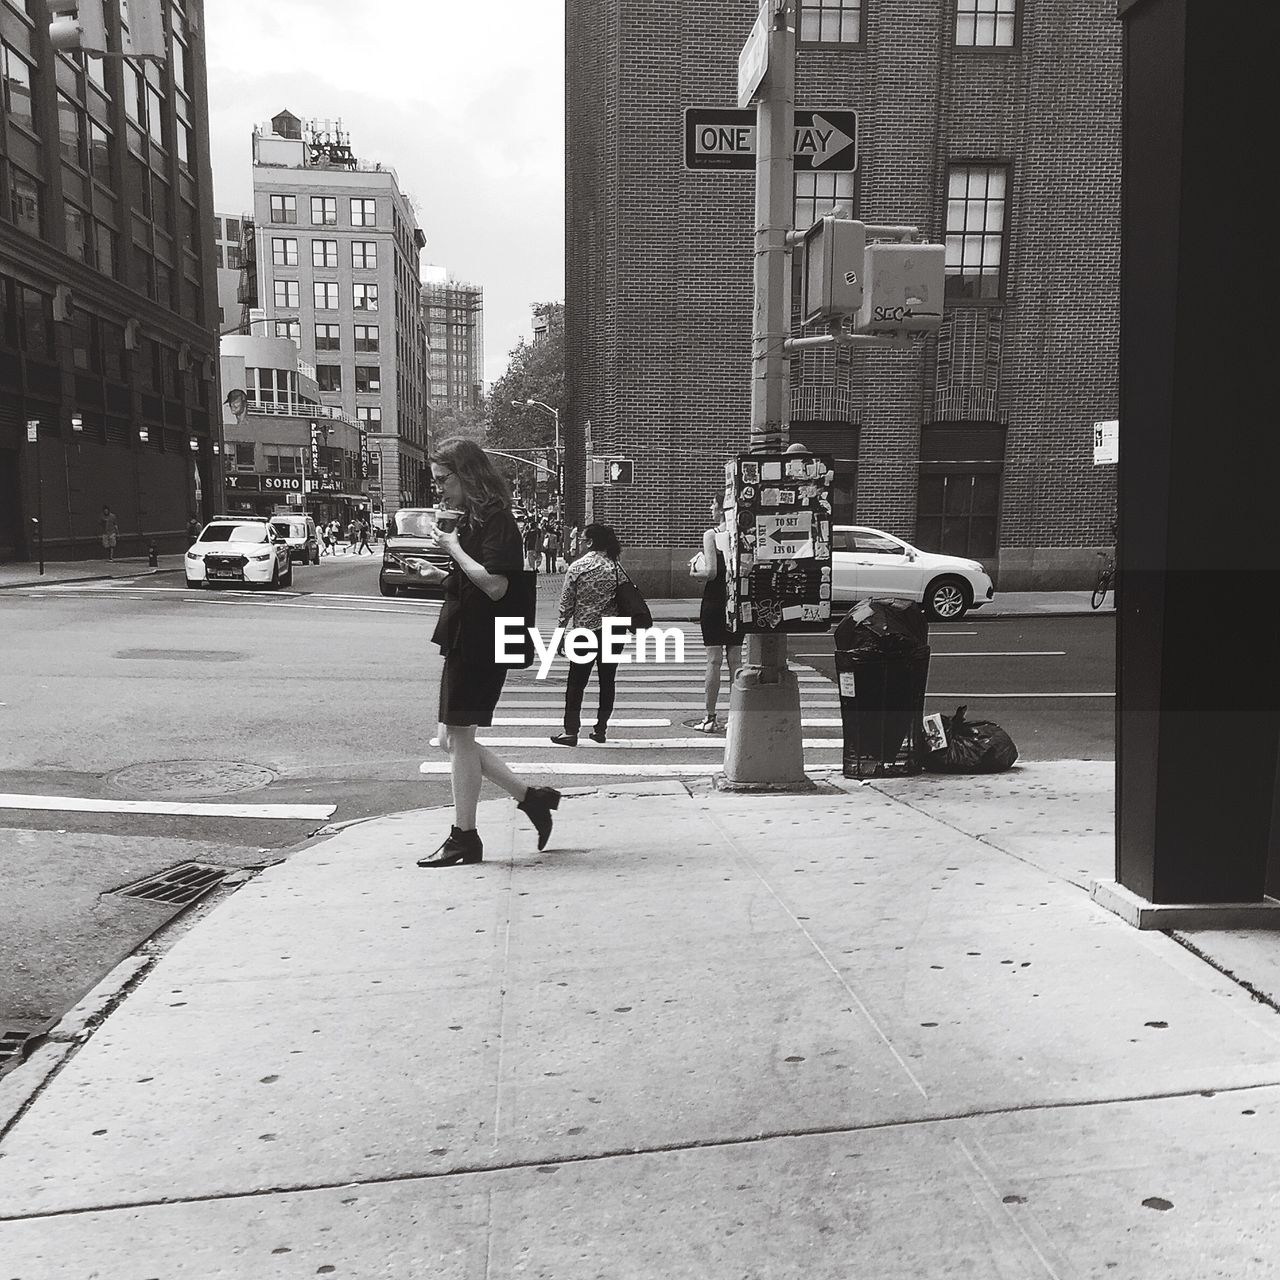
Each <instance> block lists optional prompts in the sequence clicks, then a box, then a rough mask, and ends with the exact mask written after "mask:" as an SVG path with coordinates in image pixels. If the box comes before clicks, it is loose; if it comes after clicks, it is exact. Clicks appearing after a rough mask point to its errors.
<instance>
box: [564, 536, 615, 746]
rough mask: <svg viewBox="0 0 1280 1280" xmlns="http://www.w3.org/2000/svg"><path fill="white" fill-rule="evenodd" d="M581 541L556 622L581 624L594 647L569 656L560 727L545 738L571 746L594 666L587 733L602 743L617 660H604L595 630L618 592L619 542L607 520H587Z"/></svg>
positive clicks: (611, 707) (610, 710)
mask: <svg viewBox="0 0 1280 1280" xmlns="http://www.w3.org/2000/svg"><path fill="white" fill-rule="evenodd" d="M582 545H583V546H584V547H585V548H586V551H585V552H584V554H583V555H581V556H579V557H578V558H577V559H576V560H575V561H574V562H573V563H572V564H571V565H570V566H569V569H568V572H567V573H566V574H565V578H564V589H563V590H562V591H561V593H560V625H561V626H562V627H564V628H565V630H566V631H567V630H568V629H569V627H571V626H575V627H586V628H587V630H588V631H593V632H595V637H596V647H595V652H594V653H593V654H592V655H591V656H590V657H586V658H578V659H574V658H570V659H569V662H570V666H569V680H568V685H567V687H566V689H565V695H564V732H563V733H557V734H555V735H553V737H552V739H551V741H552V742H554V743H555V744H556V745H557V746H559V747H576V746H577V745H578V730H579V729H580V728H581V727H582V695H583V693H584V692H585V691H586V688H587V681H588V679H590V677H591V668H592V667H593V666H594V667H595V668H596V671H597V674H598V678H599V681H600V706H599V709H598V710H597V711H596V723H595V728H594V729H592V730H591V733H590V734H589V735H588V736H589V737H590V738H591V741H592V742H603V741H604V740H605V731H606V730H607V729H608V727H609V717H610V715H612V714H613V685H614V678H615V677H616V676H617V674H618V664H617V663H616V662H608V661H606V659H607V657H608V654H606V653H605V651H604V642H603V638H602V635H601V629H602V627H603V625H604V623H603V619H604V618H606V617H609V616H611V615H610V612H609V611H610V609H612V608H613V603H614V597H615V596H616V595H617V591H618V579H619V576H620V575H619V570H618V556H619V555H621V554H622V544H621V543H620V542H619V541H618V535H617V534H616V533H614V531H613V530H612V529H611V528H610V527H609V526H608V525H607V524H589V525H587V527H586V528H585V529H584V530H583V531H582Z"/></svg>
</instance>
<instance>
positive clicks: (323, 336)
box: [316, 324, 342, 351]
mask: <svg viewBox="0 0 1280 1280" xmlns="http://www.w3.org/2000/svg"><path fill="white" fill-rule="evenodd" d="M316 350H317V351H341V350H342V329H341V327H340V326H339V325H336V324H318V325H316Z"/></svg>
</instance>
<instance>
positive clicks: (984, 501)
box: [916, 463, 1000, 560]
mask: <svg viewBox="0 0 1280 1280" xmlns="http://www.w3.org/2000/svg"><path fill="white" fill-rule="evenodd" d="M979 467H982V469H981V470H978V469H977V468H979ZM916 510H917V515H916V543H917V545H918V546H919V547H920V549H921V550H922V551H940V552H942V553H943V554H945V555H951V556H966V557H969V558H971V559H975V560H983V559H990V558H991V557H993V556H995V555H996V554H998V552H999V549H1000V548H999V546H998V541H997V526H998V523H999V514H1000V468H999V464H990V465H985V466H984V464H981V463H977V464H975V463H967V464H966V463H949V464H945V465H944V464H932V465H929V466H928V469H927V470H926V471H924V473H923V474H921V476H920V497H919V500H918V503H917V508H916Z"/></svg>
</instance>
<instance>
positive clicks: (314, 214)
mask: <svg viewBox="0 0 1280 1280" xmlns="http://www.w3.org/2000/svg"><path fill="white" fill-rule="evenodd" d="M311 225H312V226H313V227H336V226H337V225H338V197H337V196H312V197H311Z"/></svg>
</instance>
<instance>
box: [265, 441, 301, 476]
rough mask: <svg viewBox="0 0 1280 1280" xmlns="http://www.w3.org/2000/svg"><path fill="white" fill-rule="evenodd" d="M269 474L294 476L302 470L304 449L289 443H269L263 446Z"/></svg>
mask: <svg viewBox="0 0 1280 1280" xmlns="http://www.w3.org/2000/svg"><path fill="white" fill-rule="evenodd" d="M262 453H263V460H264V462H265V463H266V468H267V474H268V475H270V476H294V475H300V474H301V472H302V450H301V449H299V448H293V447H291V446H289V445H287V444H268V445H264V446H263V448H262Z"/></svg>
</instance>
